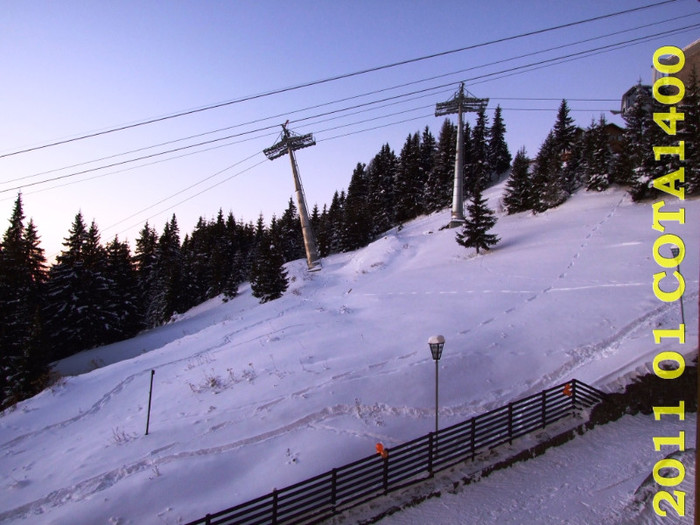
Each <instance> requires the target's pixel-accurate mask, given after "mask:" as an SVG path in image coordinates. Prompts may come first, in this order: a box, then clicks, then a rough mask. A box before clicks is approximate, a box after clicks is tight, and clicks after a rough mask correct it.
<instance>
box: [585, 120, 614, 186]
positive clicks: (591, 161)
mask: <svg viewBox="0 0 700 525" xmlns="http://www.w3.org/2000/svg"><path fill="white" fill-rule="evenodd" d="M606 124H607V123H606V121H605V117H604V116H602V115H601V117H600V119H599V120H598V122H592V123H591V125H590V127H589V128H588V129H587V130H586V138H585V141H586V145H587V147H586V161H585V168H584V177H585V181H586V188H587V189H588V190H595V191H603V190H606V189H607V188H608V187H609V186H610V183H611V178H612V167H613V166H612V151H611V150H610V144H609V141H608V134H607V132H606V130H605V126H606Z"/></svg>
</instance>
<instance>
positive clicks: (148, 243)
mask: <svg viewBox="0 0 700 525" xmlns="http://www.w3.org/2000/svg"><path fill="white" fill-rule="evenodd" d="M157 246H158V234H157V233H156V231H155V229H153V228H152V227H150V226H149V225H148V222H146V224H145V225H144V227H143V229H142V230H141V231H140V232H139V236H138V238H137V239H136V249H135V251H134V265H135V268H136V282H137V287H138V310H139V312H140V315H141V324H142V325H143V326H152V324H151V321H150V320H149V318H148V314H147V313H148V312H149V311H150V309H151V308H150V303H151V298H152V297H153V294H154V287H155V279H156V248H157Z"/></svg>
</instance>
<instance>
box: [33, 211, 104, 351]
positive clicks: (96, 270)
mask: <svg viewBox="0 0 700 525" xmlns="http://www.w3.org/2000/svg"><path fill="white" fill-rule="evenodd" d="M63 246H64V250H63V251H62V252H61V254H60V255H59V256H58V257H57V259H56V263H55V264H54V265H53V266H52V267H51V269H50V271H49V280H48V284H47V287H48V291H47V301H46V322H47V325H48V329H47V330H46V332H47V336H48V337H50V339H51V341H50V342H51V345H52V349H53V350H54V353H55V355H54V358H62V357H66V356H68V355H72V354H74V353H76V352H78V351H80V350H84V349H88V348H93V347H95V346H97V345H99V344H103V343H104V342H105V341H106V340H107V334H108V333H109V332H110V331H111V330H112V329H113V328H114V326H115V325H116V324H117V323H116V314H115V313H114V312H112V311H111V310H110V309H109V281H108V279H107V277H106V276H105V274H104V268H105V266H106V255H105V251H104V248H103V247H102V246H101V245H100V236H99V232H98V229H97V225H96V224H95V223H94V222H93V223H92V224H91V226H90V228H89V229H87V228H86V226H85V222H84V221H83V217H82V214H81V213H80V212H79V213H78V214H77V215H76V216H75V220H74V221H73V225H72V226H71V229H70V230H69V235H68V237H67V238H66V239H65V241H64V243H63Z"/></svg>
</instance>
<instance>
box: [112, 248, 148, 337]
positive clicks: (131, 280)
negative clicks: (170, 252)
mask: <svg viewBox="0 0 700 525" xmlns="http://www.w3.org/2000/svg"><path fill="white" fill-rule="evenodd" d="M105 251H106V265H105V274H106V275H107V279H108V283H109V290H108V301H109V302H108V309H109V310H110V311H111V312H113V313H114V315H115V316H116V325H115V326H114V328H113V330H112V331H111V332H110V333H108V334H107V341H105V342H111V341H119V340H121V339H126V338H129V337H132V336H134V335H136V333H137V332H138V331H139V330H140V329H141V326H142V320H141V312H140V309H139V293H138V281H137V276H136V270H135V268H134V266H133V263H132V257H131V250H130V249H129V245H128V244H127V243H126V242H121V241H120V240H119V238H118V237H117V236H115V237H114V239H113V240H112V241H111V242H110V243H108V244H107V246H105Z"/></svg>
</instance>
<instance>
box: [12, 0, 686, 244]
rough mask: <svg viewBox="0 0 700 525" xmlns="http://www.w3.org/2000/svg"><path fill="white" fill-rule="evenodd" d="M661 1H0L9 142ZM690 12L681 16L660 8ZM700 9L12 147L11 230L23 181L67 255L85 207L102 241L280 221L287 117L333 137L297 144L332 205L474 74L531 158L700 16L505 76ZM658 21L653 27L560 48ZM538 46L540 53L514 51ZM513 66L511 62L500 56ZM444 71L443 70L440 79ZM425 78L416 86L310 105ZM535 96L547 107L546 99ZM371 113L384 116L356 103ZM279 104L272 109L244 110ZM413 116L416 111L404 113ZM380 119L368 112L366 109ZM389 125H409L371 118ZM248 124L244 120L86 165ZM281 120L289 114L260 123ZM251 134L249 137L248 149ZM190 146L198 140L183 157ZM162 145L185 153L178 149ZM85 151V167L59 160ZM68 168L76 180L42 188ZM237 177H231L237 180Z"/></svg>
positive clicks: (32, 210)
mask: <svg viewBox="0 0 700 525" xmlns="http://www.w3.org/2000/svg"><path fill="white" fill-rule="evenodd" d="M655 1H658V0H646V1H629V0H621V1H616V2H605V1H592V2H574V1H569V2H566V1H531V2H516V1H505V0H492V1H489V2H464V1H451V0H450V1H438V2H435V1H430V2H428V1H418V0H414V1H380V2H377V1H376V0H372V1H363V0H360V1H334V2H321V1H316V2H311V1H299V2H283V1H259V2H252V1H249V2H243V1H240V2H223V1H216V2H215V1H179V2H166V1H149V2H139V1H124V2H77V1H62V2H48V1H27V2H19V1H7V0H0V12H1V13H2V14H0V51H1V52H2V57H3V61H2V62H3V65H2V79H1V81H0V154H4V153H12V152H15V151H17V150H20V149H23V148H25V147H31V146H41V145H43V144H46V143H50V142H53V141H56V140H61V139H66V138H71V137H76V136H79V135H82V134H85V133H88V132H93V131H99V130H105V129H110V128H113V127H116V126H120V125H124V124H130V123H135V122H140V121H143V120H145V119H149V118H152V117H159V116H164V115H170V114H173V113H177V112H180V111H183V110H188V109H194V108H199V107H202V106H206V105H209V104H214V103H218V102H225V101H231V100H234V99H239V98H242V97H246V96H249V95H256V94H262V93H266V92H269V91H274V90H278V89H280V88H286V87H292V86H296V85H299V84H303V83H307V82H311V81H315V80H320V79H326V78H329V77H332V76H336V75H343V74H346V73H352V72H355V71H360V70H364V69H367V68H373V67H376V66H382V65H385V64H391V63H394V62H398V61H403V60H407V59H411V58H417V57H421V56H425V55H430V54H435V53H441V52H444V51H449V50H453V49H457V48H463V47H466V46H471V45H474V44H482V43H486V42H489V41H492V40H495V39H500V38H504V37H509V36H514V35H518V34H521V33H526V32H530V31H535V30H538V29H545V28H548V27H552V26H556V25H560V24H565V23H568V22H575V21H579V20H583V19H586V18H590V17H594V16H599V15H605V14H609V13H613V12H615V11H621V10H624V9H629V8H634V7H641V6H645V5H649V4H653V3H655ZM676 17H680V18H677V19H676V20H671V21H668V22H662V21H664V20H667V19H671V18H676ZM698 23H700V3H699V2H697V1H695V0H677V1H676V2H673V3H667V4H665V5H662V6H658V7H654V8H650V9H646V10H642V11H638V12H635V13H631V14H626V15H622V16H617V17H614V18H609V19H605V20H601V21H596V22H590V23H586V24H582V25H578V26H575V27H570V28H566V29H560V30H556V31H551V32H547V33H543V34H539V35H535V36H530V37H526V38H520V39H516V40H509V41H506V42H502V43H498V44H492V45H488V46H483V47H479V48H476V49H473V50H467V51H463V52H459V53H452V54H449V55H445V56H441V57H437V58H433V59H430V60H425V61H420V62H416V63H411V64H407V65H403V66H398V67H394V68H390V69H385V70H381V71H377V72H372V73H367V74H363V75H358V76H354V77H351V78H346V79H342V80H337V81H333V82H327V83H323V84H319V85H315V86H312V87H307V88H303V89H296V90H291V91H286V92H284V93H280V94H275V95H270V96H266V97H260V98H257V99H254V100H250V101H246V102H240V103H236V104H230V105H227V106H225V107H222V108H219V109H214V110H211V111H205V112H200V113H197V114H193V115H190V116H185V117H180V118H174V119H169V120H166V121H163V122H160V123H157V124H152V125H147V126H141V127H137V128H134V129H130V130H127V131H122V132H118V133H110V134H107V135H104V136H100V137H95V138H90V139H85V140H79V141H75V142H72V143H69V144H64V145H61V146H55V147H50V148H44V149H40V150H37V151H33V152H28V153H23V154H19V155H12V156H7V157H4V158H0V192H2V193H0V221H1V222H0V230H1V231H3V232H4V230H5V229H6V227H7V224H8V223H7V222H6V221H7V219H9V217H10V212H11V207H12V203H13V201H14V199H15V198H16V195H17V190H16V189H12V188H16V187H18V186H21V185H24V187H23V189H22V191H23V199H24V202H25V212H26V214H27V215H28V216H30V217H33V218H34V221H35V223H36V225H37V227H38V229H39V233H40V235H41V236H42V245H43V247H44V248H45V249H46V252H47V256H49V257H52V256H54V255H55V254H56V253H58V252H59V251H60V249H61V243H62V240H63V238H64V237H65V236H66V235H67V232H68V229H69V227H70V225H71V222H72V220H73V218H74V216H75V214H76V213H77V212H78V210H81V211H82V213H83V215H84V217H85V219H86V221H88V222H90V221H91V220H93V219H94V220H95V221H96V222H97V224H98V226H99V228H100V230H101V231H102V237H103V241H105V242H106V241H108V240H110V239H111V238H113V237H114V235H115V234H119V236H120V238H121V239H128V240H129V241H130V243H131V244H132V247H133V242H134V240H135V239H136V237H137V234H138V230H140V229H141V227H142V226H143V224H144V222H145V221H146V220H149V222H150V224H151V225H153V226H155V227H156V228H157V230H158V231H159V232H160V231H162V227H163V225H164V223H165V222H166V221H167V220H168V219H169V217H170V216H171V215H172V213H176V215H177V217H178V222H179V224H180V229H181V232H182V235H183V236H184V234H185V233H186V232H189V231H191V230H192V228H193V226H194V224H195V223H196V220H197V218H198V217H199V216H204V217H205V218H207V219H210V218H213V217H214V216H215V215H216V213H217V211H218V209H219V208H222V209H223V210H224V212H225V213H228V211H233V213H234V214H235V216H236V217H237V218H241V219H244V220H246V221H250V220H252V221H254V220H255V219H256V218H257V216H258V215H259V214H260V213H261V212H262V213H263V214H264V215H265V218H266V220H267V221H269V220H270V218H271V216H272V214H273V213H276V214H278V215H279V214H281V213H282V211H283V210H284V209H285V208H286V205H287V201H288V199H289V197H290V196H292V193H293V186H292V178H291V171H290V167H289V161H288V160H287V158H286V157H285V158H281V159H278V160H276V161H273V162H271V161H267V160H266V159H265V157H264V156H263V155H262V153H261V152H262V150H263V149H264V148H266V147H269V146H271V145H272V144H273V143H274V142H275V141H276V139H277V136H278V134H279V131H280V128H279V124H281V123H282V122H284V121H285V120H287V119H288V118H289V119H290V120H291V124H290V128H291V129H292V130H293V131H297V132H299V133H313V134H314V136H315V137H316V139H317V141H318V144H317V145H316V146H315V147H313V148H309V149H306V150H303V151H301V152H299V154H298V163H299V167H300V170H301V175H302V179H303V183H304V186H305V189H306V193H307V200H308V202H309V205H310V206H313V205H314V204H315V203H317V204H319V206H323V204H324V203H330V200H331V197H332V194H333V191H334V190H336V189H337V190H341V189H345V188H347V185H348V183H349V180H350V176H351V174H352V170H353V168H354V167H355V165H356V164H357V163H358V162H364V163H366V162H369V161H370V160H371V158H372V157H373V156H374V155H375V154H376V153H377V152H378V151H379V149H380V147H381V146H382V144H384V143H389V145H390V146H391V147H392V148H393V149H394V150H395V151H396V153H397V154H398V153H399V152H400V149H401V146H402V145H403V143H404V141H405V139H406V136H407V135H408V134H409V133H413V132H415V131H421V130H422V129H423V128H425V126H426V125H427V126H429V127H430V128H431V130H432V131H433V133H434V135H436V136H437V134H438V132H439V129H440V125H441V123H442V120H443V118H435V117H432V116H431V115H432V113H433V111H434V105H435V103H437V102H441V101H445V100H447V99H449V98H450V96H451V95H452V93H453V92H454V91H456V89H457V87H458V83H459V81H460V80H466V85H467V89H469V90H470V91H471V92H472V93H474V94H475V95H477V96H479V97H488V98H490V99H491V102H490V104H489V110H492V109H493V108H495V107H496V104H500V105H501V106H502V107H503V108H504V110H503V115H504V118H505V123H506V127H507V136H506V139H507V141H508V144H509V147H510V150H511V153H512V154H515V152H516V151H517V149H519V148H520V147H523V146H524V147H525V148H526V149H527V152H528V154H530V155H531V156H534V155H535V154H536V153H537V150H538V148H539V145H540V144H541V142H542V141H543V140H544V138H545V136H546V134H547V132H548V131H549V129H551V126H552V124H553V122H554V119H555V115H556V108H557V107H558V105H559V101H560V100H561V99H562V98H567V99H569V100H570V102H569V105H570V107H571V108H572V109H573V110H574V111H573V112H572V116H573V117H574V118H575V120H576V123H577V124H579V125H581V126H583V127H585V126H587V125H588V124H589V123H590V122H591V120H592V119H597V118H598V117H599V115H600V114H601V113H604V114H605V116H606V118H607V119H608V120H609V121H612V122H615V123H618V124H622V122H621V120H620V119H619V117H616V116H614V115H613V114H611V113H610V111H609V110H610V109H618V108H619V98H620V96H621V95H622V93H623V92H624V91H625V90H626V89H628V88H629V87H630V86H632V85H633V84H635V83H636V82H637V81H638V80H640V79H641V80H642V81H643V82H645V83H649V82H650V79H651V60H652V54H653V52H654V50H655V49H657V48H658V47H659V46H661V45H677V46H679V47H683V46H685V45H687V44H688V43H690V42H692V41H694V40H696V39H697V38H698V36H700V29H698V28H697V27H696V28H694V29H691V30H686V31H685V32H682V33H676V34H671V35H665V36H661V37H658V38H655V39H654V40H650V41H647V42H643V43H641V44H637V45H630V46H626V47H623V48H621V49H617V50H613V51H610V52H606V53H600V54H597V55H594V56H589V57H586V58H580V59H577V60H571V61H568V62H565V63H562V64H559V65H552V64H549V65H548V66H547V67H541V68H539V69H535V70H531V71H527V70H525V71H522V70H521V71H519V72H517V74H509V75H504V74H494V73H495V72H498V71H501V70H505V69H509V68H513V67H517V66H521V65H525V64H529V63H533V62H538V61H541V60H546V59H551V58H555V57H560V56H563V55H568V54H571V53H576V52H579V51H582V50H587V49H592V48H595V47H599V46H604V45H608V44H614V43H618V42H623V41H626V40H630V39H633V38H639V37H642V36H645V35H651V34H653V33H658V32H662V31H671V30H674V29H678V28H681V27H684V26H689V25H691V24H698ZM645 24H654V25H650V26H649V27H646V28H641V29H635V30H633V31H629V32H625V33H620V34H617V35H612V36H607V37H605V38H600V39H596V40H591V41H589V42H586V43H582V44H578V45H574V46H567V47H562V48H561V49H558V50H552V51H546V50H547V49H548V48H552V47H554V46H564V45H567V44H571V43H575V42H578V41H581V40H584V39H593V38H596V37H602V36H604V35H609V34H610V33H612V32H617V31H623V30H626V29H632V28H635V27H638V26H642V25H645ZM526 53H533V55H532V56H528V57H524V58H519V59H515V60H509V61H505V60H508V59H513V58H514V57H517V56H519V55H523V54H526ZM499 61H505V62H500V63H496V62H499ZM451 73H453V74H451ZM436 76H441V77H440V78H435V79H434V80H426V79H429V78H430V77H436ZM477 77H478V78H477ZM419 81H423V82H419ZM409 82H418V83H415V84H412V85H410V86H406V87H403V88H398V89H391V90H387V91H384V92H382V93H377V94H371V95H366V96H362V97H360V98H356V99H353V100H348V101H344V102H338V103H335V104H330V105H324V106H322V107H316V108H313V109H305V108H310V107H311V106H317V105H320V104H326V103H331V102H334V101H337V100H340V99H343V98H347V97H358V96H360V95H365V94H367V93H369V92H372V91H375V90H383V89H388V88H392V87H393V86H397V85H400V84H405V83H409ZM438 86H443V87H441V88H440V87H438ZM433 87H435V89H434V90H432V91H427V92H424V93H416V94H415V95H412V96H410V97H404V98H397V99H395V100H392V101H391V102H393V103H395V105H391V106H386V104H387V103H386V102H385V103H382V104H375V105H370V106H366V107H362V108H357V109H355V110H352V111H338V112H336V113H334V114H332V115H327V116H324V117H316V118H310V117H313V116H314V115H319V114H321V113H325V112H328V111H334V110H342V109H345V108H348V107H350V106H354V105H357V104H363V103H367V102H372V101H377V100H379V99H383V98H387V97H394V96H397V95H401V94H405V93H409V92H412V91H418V90H424V89H426V88H433ZM418 96H421V98H416V97H418ZM512 98H525V99H527V100H512ZM534 98H548V99H553V100H532V99H534ZM575 99H614V101H609V100H606V101H593V100H580V101H577V100H575ZM534 108H540V109H541V111H532V109H534ZM361 109H371V111H366V112H363V113H357V111H359V110H361ZM298 110H304V111H298ZM351 113H352V114H351ZM394 113H397V114H396V115H392V114H394ZM399 113H400V114H399ZM489 115H492V111H489ZM267 117H272V118H269V119H267V120H262V121H259V122H256V123H253V124H247V123H248V122H251V121H255V120H259V119H266V118H267ZM326 119H331V120H326ZM367 119H377V120H372V121H366V120H367ZM407 119H414V120H410V121H408V122H403V123H399V121H403V120H407ZM473 119H474V117H473V116H471V117H470V120H471V121H472V122H473ZM363 120H364V121H366V122H359V121H363ZM357 122H359V123H357ZM352 123H357V124H354V125H352ZM385 124H392V125H391V126H388V127H384V128H380V129H375V130H368V128H372V127H376V126H381V125H385ZM232 126H236V127H235V128H232V129H229V130H227V131H222V132H218V133H213V134H208V135H205V136H202V137H199V138H196V139H189V140H186V141H181V142H177V143H173V144H169V145H167V146H161V147H158V148H153V149H147V150H143V151H140V152H138V153H130V154H128V155H124V156H118V157H114V158H110V159H108V160H100V161H98V162H95V163H92V164H83V163H86V162H88V161H92V160H94V159H99V158H102V157H109V156H113V155H118V154H122V153H125V152H128V151H131V150H136V149H140V148H146V147H150V146H153V145H156V144H159V143H163V142H167V141H173V140H177V139H183V138H185V137H188V136H192V135H196V134H201V133H206V132H210V131H213V130H217V129H220V128H227V127H232ZM270 126H274V128H273V129H266V130H263V131H259V132H253V133H250V131H251V130H255V129H259V128H268V127H270ZM338 126H345V127H340V128H338ZM332 128H337V129H332ZM354 132H358V133H354ZM235 133H243V134H244V135H242V136H240V137H237V138H232V139H229V140H227V141H221V142H216V143H214V144H211V145H209V146H207V147H208V148H211V147H212V146H221V145H225V147H219V148H217V149H211V150H210V151H206V152H203V151H202V150H203V149H204V148H205V147H204V146H202V147H197V148H191V149H187V150H184V151H181V152H178V153H171V154H168V155H163V156H158V157H154V158H151V159H147V160H141V161H138V162H135V163H129V164H124V165H122V166H118V167H113V168H108V169H104V170H99V171H94V172H90V173H86V174H83V175H73V174H74V173H76V172H79V171H82V170H85V169H90V168H94V167H98V166H104V165H107V164H110V163H114V162H122V161H124V160H129V159H133V158H135V157H138V156H143V155H149V154H153V153H158V152H160V151H163V150H166V149H171V148H176V147H182V146H186V145H189V144H193V143H195V142H200V141H205V140H211V139H216V138H218V137H223V136H226V135H231V134H235ZM348 133H354V134H351V135H347V134H348ZM342 135H345V136H342ZM244 139H245V141H244V142H241V140H244ZM234 141H236V142H237V143H236V144H231V142H234ZM192 152H199V153H197V154H194V155H189V156H185V157H180V158H176V159H173V157H175V156H179V155H183V154H185V153H192ZM256 154H257V155H256ZM251 157H252V158H251ZM164 159H172V160H168V161H167V162H162V161H163V160H164ZM246 159H247V160H246ZM155 161H161V162H158V163H154V162H155ZM237 163H238V164H237ZM234 164H237V165H236V166H234V167H232V168H230V169H228V170H227V171H225V172H223V173H220V174H219V175H217V173H219V172H220V171H221V170H224V169H226V168H229V167H230V166H232V165H234ZM73 165H80V166H77V167H72V168H67V169H61V168H66V167H68V166H73ZM126 169H129V170H128V171H125V170H126ZM246 169H247V170H248V171H245V172H244V171H243V170H246ZM56 170H58V171H56ZM46 172H49V173H46ZM37 174H39V175H37ZM35 175H36V176H35ZM63 176H67V177H65V178H62V179H60V180H56V181H54V182H50V183H45V184H36V185H31V184H32V183H36V182H39V181H43V180H46V179H50V178H55V177H63ZM227 178H230V180H228V181H225V182H224V180H225V179H227ZM205 179H206V180H205ZM197 183H199V184H198V185H196V186H194V187H192V188H190V189H187V188H188V187H189V186H192V185H195V184H197ZM217 183H220V184H218V185H217V186H216V187H214V188H213V189H209V190H207V188H210V187H211V186H213V185H215V184H217ZM204 190H207V191H204ZM200 192H203V193H201V194H200V195H198V196H195V194H197V193H200ZM175 194H177V195H175ZM174 195H175V196H174ZM182 201H184V202H182ZM445 204H446V206H447V205H449V203H445ZM142 210H143V211H142Z"/></svg>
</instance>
